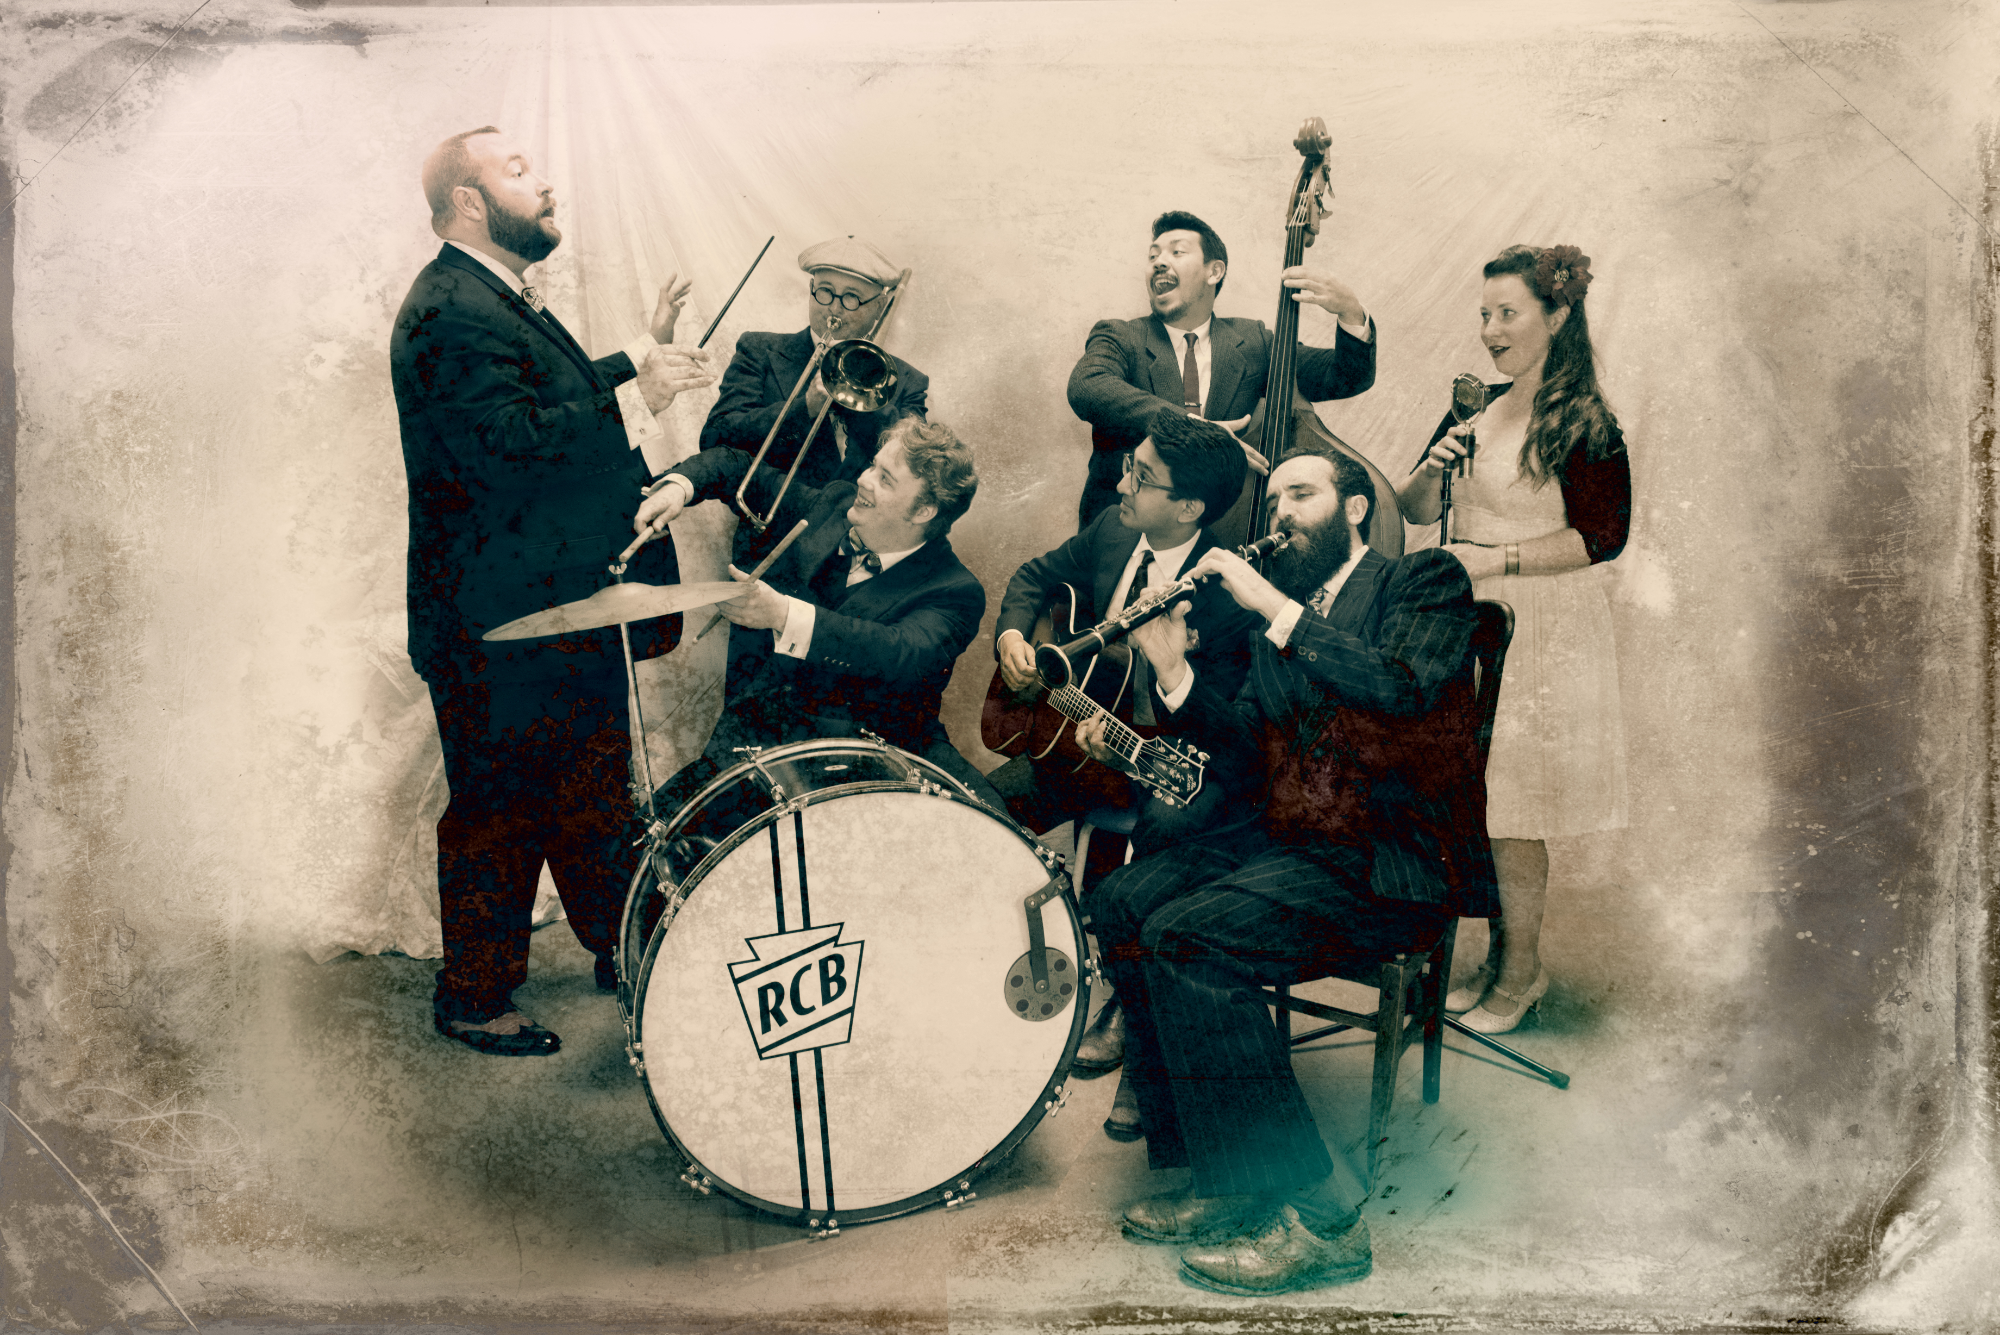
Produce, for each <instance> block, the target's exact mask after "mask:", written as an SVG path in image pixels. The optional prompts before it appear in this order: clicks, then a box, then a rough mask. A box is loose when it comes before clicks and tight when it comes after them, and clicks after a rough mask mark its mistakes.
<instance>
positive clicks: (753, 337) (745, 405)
mask: <svg viewBox="0 0 2000 1335" xmlns="http://www.w3.org/2000/svg"><path fill="white" fill-rule="evenodd" d="M812 350H813V342H812V333H811V331H809V330H805V329H801V330H800V331H799V332H798V333H796V334H757V333H750V334H745V335H743V337H742V338H740V339H738V340H737V342H736V355H735V356H734V357H732V358H730V359H729V369H728V370H726V371H724V372H723V373H722V388H721V390H720V391H719V395H720V396H719V397H718V398H717V399H716V401H715V407H713V408H711V409H709V412H708V420H707V421H706V422H704V423H702V427H701V447H702V448H703V449H704V450H712V449H732V450H741V451H743V452H744V453H745V454H748V455H752V456H754V455H755V454H756V453H757V447H758V446H760V445H762V444H763V443H764V437H765V436H766V435H768V434H770V431H771V423H773V422H775V421H777V420H778V409H779V408H780V407H782V406H783V405H784V402H785V396H786V395H787V394H790V393H791V392H792V386H793V385H795V384H797V383H798V379H799V375H800V373H802V372H803V371H804V370H805V369H806V363H807V362H809V361H811V360H812ZM889 365H890V367H891V369H893V370H894V371H895V373H896V384H895V387H894V388H893V389H892V390H891V391H890V395H889V401H888V402H886V403H884V404H883V405H882V407H881V408H880V409H879V410H878V411H876V412H872V413H856V412H849V411H848V410H847V409H846V408H843V407H841V406H840V405H839V404H835V405H834V406H833V408H832V409H831V410H830V411H829V412H828V413H827V420H826V421H825V422H822V423H821V424H820V428H819V434H818V435H817V436H815V437H814V438H813V445H812V450H811V451H810V452H809V453H808V454H807V455H806V461H805V463H803V464H801V465H800V466H799V476H798V479H797V480H798V481H799V482H803V483H805V484H806V485H807V486H809V487H819V486H825V485H826V484H827V483H829V482H832V481H834V480H836V479H846V480H848V481H852V480H853V479H855V478H858V477H860V476H861V474H862V473H863V472H865V471H866V470H867V468H868V465H869V464H870V463H871V462H872V461H873V460H874V458H875V449H876V446H877V445H878V444H879V443H880V441H881V436H882V432H883V431H885V430H887V429H888V428H889V427H890V426H891V425H893V424H894V423H896V422H897V421H900V420H901V419H902V418H905V417H922V416H923V415H924V400H925V397H926V395H927V394H928V392H929V390H930V381H929V380H928V379H927V378H925V376H924V373H923V372H922V371H919V370H918V369H917V368H916V367H914V366H911V365H910V364H909V363H908V362H905V361H902V360H900V359H899V358H897V357H895V356H893V355H892V356H890V358H889ZM836 417H838V418H839V419H840V421H841V425H842V426H844V427H845V428H846V429H847V458H846V459H845V460H842V459H841V457H840V455H839V453H838V452H837V451H836V450H835V449H834V442H833V419H834V418H836ZM811 425H812V416H811V414H809V413H807V412H806V410H805V393H804V391H801V392H800V394H799V401H798V402H797V403H795V404H793V405H792V411H791V412H790V413H788V414H787V415H786V417H785V428H784V430H782V431H780V432H779V433H778V438H777V439H776V440H774V441H772V442H771V452H770V453H769V454H767V455H765V456H764V462H765V464H766V465H768V466H770V467H772V468H776V469H777V470H778V471H779V472H783V471H784V470H785V469H787V468H790V467H791V466H792V460H794V459H796V458H797V457H798V454H799V445H800V444H801V443H802V442H803V441H804V440H805V438H806V428H807V427H809V426H811Z"/></svg>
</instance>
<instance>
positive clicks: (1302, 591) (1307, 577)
mask: <svg viewBox="0 0 2000 1335" xmlns="http://www.w3.org/2000/svg"><path fill="white" fill-rule="evenodd" d="M1282 531H1283V532H1287V533H1290V534H1291V535H1292V540H1291V541H1290V542H1288V543H1286V544H1285V546H1284V548H1283V549H1282V550H1280V551H1277V552H1275V553H1273V554H1272V555H1271V557H1270V559H1269V560H1268V561H1266V562H1265V563H1264V578H1266V579H1268V580H1270V581H1271V583H1272V585H1273V586H1274V587H1276V588H1277V590H1278V591H1279V592H1280V593H1282V594H1284V595H1285V596H1286V597H1287V598H1290V599H1293V600H1294V601H1297V602H1301V603H1309V602H1311V601H1312V598H1313V595H1314V594H1316V593H1318V592H1319V590H1320V586H1321V585H1323V584H1325V583H1326V582H1327V580H1329V579H1331V578H1332V577H1333V572H1334V571H1336V570H1338V569H1340V568H1341V567H1342V566H1344V565H1346V564H1347V560H1348V558H1349V557H1351V556H1353V555H1354V532H1353V530H1352V529H1350V528H1348V526H1347V516H1346V515H1345V514H1344V513H1342V511H1341V510H1339V509H1336V510H1335V511H1334V512H1333V513H1332V514H1331V515H1329V516H1327V517H1326V518H1325V519H1323V520H1321V521H1319V522H1318V523H1316V524H1294V525H1293V526H1292V527H1291V528H1289V529H1285V530H1282Z"/></svg>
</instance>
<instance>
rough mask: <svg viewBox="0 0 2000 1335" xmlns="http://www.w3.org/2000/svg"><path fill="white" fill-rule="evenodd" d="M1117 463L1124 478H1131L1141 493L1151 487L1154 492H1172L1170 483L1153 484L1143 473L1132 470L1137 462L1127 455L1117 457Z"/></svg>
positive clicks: (1136, 465)
mask: <svg viewBox="0 0 2000 1335" xmlns="http://www.w3.org/2000/svg"><path fill="white" fill-rule="evenodd" d="M1118 462H1119V465H1120V467H1121V468H1122V469H1123V470H1124V473H1125V476H1126V477H1129V478H1131V479H1132V481H1133V485H1135V486H1137V487H1138V488H1139V489H1140V490H1142V491H1143V490H1145V489H1146V488H1147V487H1151V488H1152V489H1153V490H1154V491H1172V490H1173V489H1174V484H1173V483H1171V482H1155V481H1153V480H1152V479H1151V478H1149V477H1147V476H1146V475H1145V474H1144V473H1136V472H1135V471H1134V470H1135V469H1136V468H1137V467H1138V460H1136V459H1134V458H1133V457H1132V456H1131V455H1129V454H1121V455H1119V456H1118Z"/></svg>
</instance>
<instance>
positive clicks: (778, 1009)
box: [729, 922, 863, 1060]
mask: <svg viewBox="0 0 2000 1335" xmlns="http://www.w3.org/2000/svg"><path fill="white" fill-rule="evenodd" d="M845 926H846V924H845V923H838V922H836V923H827V924H825V925H823V926H819V927H808V928H805V929H803V930H801V931H797V932H774V933H773V934H771V935H770V936H753V937H745V938H744V940H743V944H744V945H746V946H748V947H750V953H751V958H749V959H747V960H743V961H741V962H739V963H736V964H732V965H730V966H729V976H730V978H731V979H732V980H733V981H734V982H735V984H736V999H737V1001H738V1002H740V1003H741V1004H742V1006H743V1019H744V1022H745V1023H746V1024H748V1025H749V1026H750V1039H751V1041H752V1042H753V1043H755V1044H756V1045H757V1055H758V1056H759V1057H760V1058H763V1059H765V1060H769V1059H770V1058H772V1057H785V1056H789V1055H791V1054H793V1053H798V1052H810V1051H812V1050H813V1049H814V1048H831V1047H837V1046H839V1045H840V1044H842V1043H845V1042H847V1040H848V1039H849V1038H850V1037H851V1036H852V1034H853V1029H854V998H855V994H856V993H857V992H858V991H859V990H860V987H861V947H862V945H863V943H862V942H860V941H842V940H841V939H840V932H841V929H842V928H843V927H845Z"/></svg>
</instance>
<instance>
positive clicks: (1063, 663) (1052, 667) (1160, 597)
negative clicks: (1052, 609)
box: [1035, 533, 1292, 690]
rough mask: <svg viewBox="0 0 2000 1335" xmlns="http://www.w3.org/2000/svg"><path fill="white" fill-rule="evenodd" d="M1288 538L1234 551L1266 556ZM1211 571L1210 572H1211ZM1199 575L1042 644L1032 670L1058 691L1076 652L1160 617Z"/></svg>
mask: <svg viewBox="0 0 2000 1335" xmlns="http://www.w3.org/2000/svg"><path fill="white" fill-rule="evenodd" d="M1291 540H1292V535H1291V534H1289V533H1273V534H1270V535H1269V536H1268V537H1262V538H1259V539H1257V541H1255V542H1253V543H1251V544H1250V545H1249V546H1247V547H1238V548H1237V549H1236V554H1237V555H1238V556H1240V557H1242V558H1243V559H1244V560H1246V561H1255V560H1256V559H1258V558H1259V557H1262V556H1269V555H1270V554H1271V553H1272V552H1275V551H1278V550H1279V549H1281V548H1282V547H1284V545H1285V544H1286V543H1288V542H1290V541H1291ZM1212 573H1213V572H1210V574H1212ZM1205 578H1208V575H1203V576H1200V577H1199V578H1197V577H1196V576H1192V575H1190V576H1188V577H1187V578H1185V579H1177V580H1175V581H1174V582H1173V583H1172V584H1169V585H1167V586H1166V587H1164V588H1162V589H1159V590H1156V591H1155V592H1153V593H1150V594H1147V595H1146V596H1145V597H1144V598H1141V599H1140V600H1139V601H1137V602H1135V603H1132V604H1131V605H1130V606H1128V607H1127V608H1126V609H1125V610H1124V611H1122V612H1120V613H1119V614H1118V615H1117V616H1115V617H1112V618H1110V619H1109V620H1106V621H1100V622H1098V623H1097V624H1096V625H1095V626H1092V627H1091V628H1090V629H1089V630H1087V631H1085V632H1084V633H1083V634H1081V635H1079V636H1077V637H1076V638H1075V639H1073V640H1071V641H1070V642H1069V643H1068V644H1044V645H1039V646H1037V647H1036V649H1035V670H1036V671H1037V672H1039V673H1041V674H1042V680H1043V681H1044V682H1046V683H1047V684H1048V687H1049V689H1050V690H1060V689H1062V688H1063V687H1065V686H1067V685H1069V684H1070V682H1071V680H1073V679H1074V677H1075V676H1076V672H1075V669H1074V668H1073V667H1072V666H1071V660H1072V658H1074V657H1075V656H1076V655H1078V654H1090V653H1099V652H1101V651H1103V650H1104V649H1106V648H1109V647H1110V646H1111V645H1112V644H1114V643H1116V642H1117V641H1119V640H1122V639H1124V638H1125V637H1126V636H1127V635H1129V634H1131V633H1132V631H1133V629H1134V628H1135V627H1138V626H1143V625H1145V624H1146V623H1147V622H1148V621H1151V620H1153V619H1154V618H1155V617H1159V616H1164V615H1166V613H1167V612H1168V611H1169V610H1170V609H1171V608H1172V607H1173V605H1174V603H1175V602H1176V601H1177V600H1179V599H1181V598H1184V597H1186V596H1187V595H1188V594H1190V593H1193V592H1194V590H1195V585H1196V584H1197V583H1198V582H1199V579H1205Z"/></svg>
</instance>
